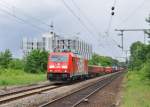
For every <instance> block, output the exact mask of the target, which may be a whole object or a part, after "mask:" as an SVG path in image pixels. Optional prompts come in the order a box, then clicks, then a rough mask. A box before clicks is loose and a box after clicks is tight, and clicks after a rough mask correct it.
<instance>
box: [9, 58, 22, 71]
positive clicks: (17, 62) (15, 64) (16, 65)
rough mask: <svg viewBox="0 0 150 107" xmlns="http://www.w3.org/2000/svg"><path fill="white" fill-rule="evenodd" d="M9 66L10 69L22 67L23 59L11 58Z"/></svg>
mask: <svg viewBox="0 0 150 107" xmlns="http://www.w3.org/2000/svg"><path fill="white" fill-rule="evenodd" d="M9 68H11V69H22V70H23V69H24V61H23V60H20V59H13V60H11V61H10V63H9Z"/></svg>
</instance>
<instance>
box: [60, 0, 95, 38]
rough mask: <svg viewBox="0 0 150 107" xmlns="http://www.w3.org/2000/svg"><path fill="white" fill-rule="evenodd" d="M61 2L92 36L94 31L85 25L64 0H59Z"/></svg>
mask: <svg viewBox="0 0 150 107" xmlns="http://www.w3.org/2000/svg"><path fill="white" fill-rule="evenodd" d="M61 2H62V3H63V4H64V6H65V7H66V8H67V9H68V10H69V11H70V12H71V14H72V15H73V16H74V17H75V18H76V19H77V20H78V21H79V22H80V24H81V25H82V26H83V27H84V28H85V29H86V30H87V31H88V33H89V34H91V35H93V36H94V33H93V32H92V31H91V30H90V29H89V28H88V27H87V26H86V24H85V23H84V22H83V21H82V19H81V18H80V17H78V15H76V13H75V12H74V10H73V9H71V8H70V6H69V5H68V4H67V3H66V2H65V0H61Z"/></svg>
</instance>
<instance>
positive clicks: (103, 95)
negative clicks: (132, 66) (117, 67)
mask: <svg viewBox="0 0 150 107" xmlns="http://www.w3.org/2000/svg"><path fill="white" fill-rule="evenodd" d="M122 80H123V75H122V76H121V77H119V78H117V79H115V80H114V81H113V82H112V83H111V84H109V85H108V86H106V87H105V88H103V89H102V90H100V91H98V92H97V93H95V94H94V95H92V96H90V97H89V98H88V102H87V101H86V102H83V103H81V104H80V105H78V107H118V106H119V104H120V99H121V98H120V97H121V96H120V91H121V88H122Z"/></svg>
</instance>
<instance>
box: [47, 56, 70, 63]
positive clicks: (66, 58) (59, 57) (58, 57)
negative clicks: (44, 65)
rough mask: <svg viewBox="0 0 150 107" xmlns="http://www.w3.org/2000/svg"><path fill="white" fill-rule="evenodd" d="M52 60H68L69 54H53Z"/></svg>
mask: <svg viewBox="0 0 150 107" xmlns="http://www.w3.org/2000/svg"><path fill="white" fill-rule="evenodd" d="M50 61H51V62H67V61H68V56H67V55H52V56H51V57H50Z"/></svg>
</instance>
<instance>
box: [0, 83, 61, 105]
mask: <svg viewBox="0 0 150 107" xmlns="http://www.w3.org/2000/svg"><path fill="white" fill-rule="evenodd" d="M58 87H60V86H58V85H57V86H55V85H43V86H37V87H33V88H28V89H24V90H20V91H15V92H10V93H5V94H0V104H3V103H7V102H9V101H13V100H16V99H19V98H24V97H27V96H30V95H34V94H38V93H41V92H44V91H48V90H52V89H55V88H58Z"/></svg>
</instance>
